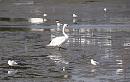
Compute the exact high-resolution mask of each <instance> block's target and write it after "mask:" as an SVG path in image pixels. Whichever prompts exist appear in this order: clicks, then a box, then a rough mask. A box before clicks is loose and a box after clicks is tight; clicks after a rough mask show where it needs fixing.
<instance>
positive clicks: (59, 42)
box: [47, 24, 69, 47]
mask: <svg viewBox="0 0 130 82" xmlns="http://www.w3.org/2000/svg"><path fill="white" fill-rule="evenodd" d="M67 26H68V24H64V25H63V35H64V36H59V37H56V38H54V39H52V41H51V42H50V44H48V45H47V46H58V47H60V46H61V45H62V44H63V43H64V42H65V41H66V40H67V39H68V37H69V36H68V35H67V34H66V33H65V27H67Z"/></svg>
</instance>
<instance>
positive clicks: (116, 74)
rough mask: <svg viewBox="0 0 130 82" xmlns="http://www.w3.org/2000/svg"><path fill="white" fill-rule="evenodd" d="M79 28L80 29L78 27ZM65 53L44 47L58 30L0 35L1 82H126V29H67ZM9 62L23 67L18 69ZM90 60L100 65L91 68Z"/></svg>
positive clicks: (129, 70)
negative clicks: (16, 62) (14, 62)
mask: <svg viewBox="0 0 130 82" xmlns="http://www.w3.org/2000/svg"><path fill="white" fill-rule="evenodd" d="M79 27H80V25H79ZM65 31H66V33H67V34H68V35H69V39H68V41H67V42H65V44H64V45H62V47H63V48H64V49H61V50H59V49H58V48H53V47H46V45H47V44H48V43H49V42H50V41H51V39H52V38H54V37H56V36H60V35H62V32H61V30H59V31H57V30H56V28H54V29H27V30H25V31H17V30H11V31H9V30H6V31H5V30H4V31H0V58H1V59H0V80H1V81H2V82H129V81H130V63H129V62H130V59H129V58H130V56H129V54H130V29H129V28H124V29H123V28H121V29H119V28H69V27H68V28H67V29H66V30H65ZM8 59H13V60H16V61H19V62H21V63H23V65H20V66H19V67H17V68H10V67H9V66H8V65H7V61H8ZM90 59H94V60H96V61H97V62H99V63H100V64H99V65H97V66H93V65H91V63H90Z"/></svg>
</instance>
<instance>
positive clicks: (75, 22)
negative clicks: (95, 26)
mask: <svg viewBox="0 0 130 82" xmlns="http://www.w3.org/2000/svg"><path fill="white" fill-rule="evenodd" d="M72 16H73V23H74V24H77V21H78V19H77V18H78V15H76V14H73V15H72Z"/></svg>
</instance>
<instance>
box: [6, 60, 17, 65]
mask: <svg viewBox="0 0 130 82" xmlns="http://www.w3.org/2000/svg"><path fill="white" fill-rule="evenodd" d="M8 65H9V66H16V65H18V63H17V62H15V61H14V60H8Z"/></svg>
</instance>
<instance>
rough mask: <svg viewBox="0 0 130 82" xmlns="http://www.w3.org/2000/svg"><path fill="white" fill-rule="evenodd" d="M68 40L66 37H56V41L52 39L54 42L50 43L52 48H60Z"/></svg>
mask: <svg viewBox="0 0 130 82" xmlns="http://www.w3.org/2000/svg"><path fill="white" fill-rule="evenodd" d="M65 40H66V38H65V37H64V36H60V37H56V38H54V39H52V41H51V42H50V44H49V45H50V46H59V45H61V44H62V43H63V42H64V41H65Z"/></svg>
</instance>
